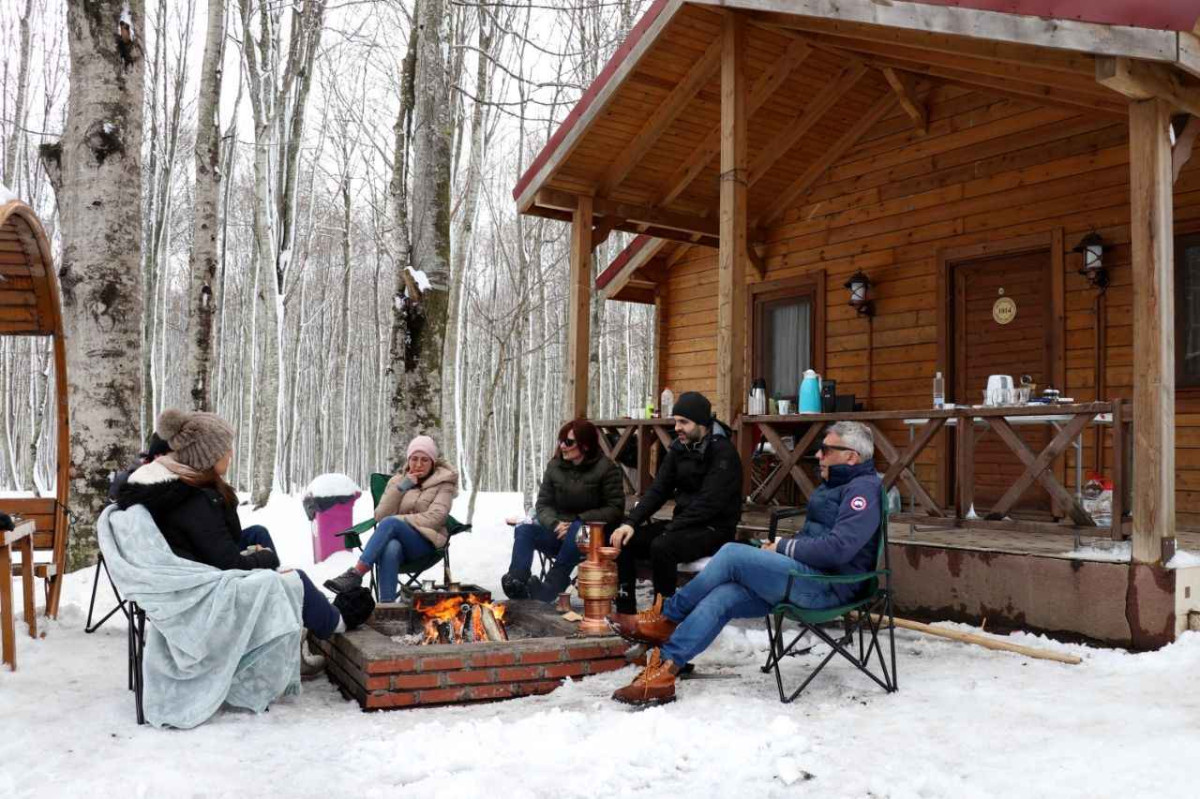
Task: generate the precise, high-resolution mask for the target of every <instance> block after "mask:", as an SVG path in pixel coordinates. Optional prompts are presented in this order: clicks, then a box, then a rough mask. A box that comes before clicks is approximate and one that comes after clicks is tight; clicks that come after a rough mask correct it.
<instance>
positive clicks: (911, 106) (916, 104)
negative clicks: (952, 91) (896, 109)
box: [883, 67, 929, 135]
mask: <svg viewBox="0 0 1200 799" xmlns="http://www.w3.org/2000/svg"><path fill="white" fill-rule="evenodd" d="M883 77H884V78H885V79H887V82H888V85H889V86H891V87H892V91H894V92H895V93H896V100H897V102H899V103H900V108H902V109H903V110H904V113H906V114H908V118H909V119H911V120H912V121H913V125H915V126H916V128H917V130H918V131H920V132H921V134H922V135H924V134H926V133H928V132H929V112H928V111H927V110H926V108H925V101H924V100H923V99H921V98H920V97H918V96H917V87H916V84H915V82H914V81H913V79H912V78H910V77H909V74H908V73H907V72H901V71H899V70H896V69H892V68H891V67H888V68H886V69H884V70H883Z"/></svg>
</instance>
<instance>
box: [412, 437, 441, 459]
mask: <svg viewBox="0 0 1200 799" xmlns="http://www.w3.org/2000/svg"><path fill="white" fill-rule="evenodd" d="M418 452H420V453H421V454H422V455H425V456H427V457H428V458H429V460H431V461H436V460H437V459H438V448H437V444H435V443H434V442H433V439H432V438H430V437H429V436H417V437H416V438H414V439H413V440H412V441H410V442H409V443H408V457H410V458H411V457H412V456H413V455H415V454H416V453H418Z"/></svg>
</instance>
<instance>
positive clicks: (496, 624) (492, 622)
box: [479, 605, 508, 641]
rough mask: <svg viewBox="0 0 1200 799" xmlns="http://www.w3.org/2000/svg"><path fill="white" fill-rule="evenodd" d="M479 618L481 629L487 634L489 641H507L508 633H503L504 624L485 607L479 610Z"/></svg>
mask: <svg viewBox="0 0 1200 799" xmlns="http://www.w3.org/2000/svg"><path fill="white" fill-rule="evenodd" d="M479 615H480V617H481V618H482V620H483V629H484V631H485V632H486V633H487V637H488V640H490V641H507V640H508V633H507V632H505V631H504V624H503V623H502V622H501V621H499V620H498V619H497V618H496V614H495V613H493V612H492V609H491V608H489V607H487V606H486V605H485V606H483V607H482V608H480V613H479Z"/></svg>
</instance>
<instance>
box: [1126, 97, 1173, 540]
mask: <svg viewBox="0 0 1200 799" xmlns="http://www.w3.org/2000/svg"><path fill="white" fill-rule="evenodd" d="M1170 112H1171V107H1170V106H1169V105H1168V104H1167V103H1165V102H1163V101H1162V100H1159V99H1150V100H1141V101H1133V102H1131V103H1130V104H1129V182H1130V194H1131V208H1130V226H1131V229H1132V230H1131V232H1132V241H1133V244H1132V246H1133V362H1134V363H1135V364H1137V368H1136V369H1134V376H1133V435H1134V447H1135V450H1136V451H1137V452H1138V453H1139V456H1140V457H1139V458H1138V464H1137V468H1136V469H1135V470H1134V475H1133V560H1134V562H1136V563H1158V562H1160V561H1161V559H1162V555H1163V545H1164V543H1167V544H1168V545H1170V544H1173V543H1174V538H1175V284H1174V272H1173V269H1174V252H1173V250H1174V247H1173V242H1172V238H1171V233H1172V229H1173V226H1172V198H1171V185H1172V179H1171V141H1170V138H1169V133H1168V125H1169V124H1170Z"/></svg>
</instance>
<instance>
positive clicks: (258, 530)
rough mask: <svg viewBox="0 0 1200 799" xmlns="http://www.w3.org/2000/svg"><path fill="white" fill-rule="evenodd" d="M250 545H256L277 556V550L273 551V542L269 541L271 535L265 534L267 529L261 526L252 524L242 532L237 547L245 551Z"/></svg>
mask: <svg viewBox="0 0 1200 799" xmlns="http://www.w3.org/2000/svg"><path fill="white" fill-rule="evenodd" d="M251 544H257V545H258V546H260V547H266V548H267V549H269V550H271V551H272V552H274V553H275V554H279V552H278V550H276V549H275V542H274V541H272V540H271V534H270V533H269V532H267V528H265V527H263V526H262V525H261V524H254V525H251V526H250V527H247V528H246V529H245V530H242V535H241V538H240V539H239V540H238V546H240V547H241V548H242V549H245V548H246V547H248V546H250V545H251Z"/></svg>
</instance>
